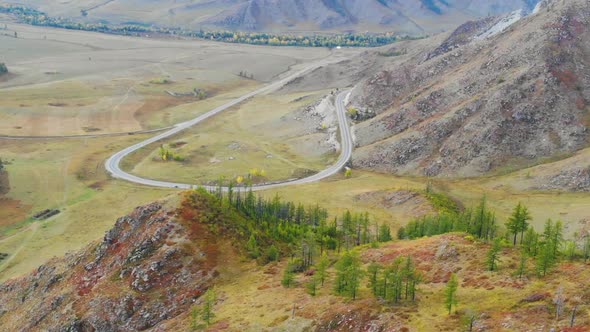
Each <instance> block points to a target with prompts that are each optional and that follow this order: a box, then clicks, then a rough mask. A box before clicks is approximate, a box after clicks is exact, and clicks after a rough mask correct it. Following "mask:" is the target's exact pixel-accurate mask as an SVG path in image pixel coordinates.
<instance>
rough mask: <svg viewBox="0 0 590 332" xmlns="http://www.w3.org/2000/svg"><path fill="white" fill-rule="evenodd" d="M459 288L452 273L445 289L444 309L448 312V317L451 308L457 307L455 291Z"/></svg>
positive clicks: (455, 276)
mask: <svg viewBox="0 0 590 332" xmlns="http://www.w3.org/2000/svg"><path fill="white" fill-rule="evenodd" d="M458 288H459V281H458V280H457V275H455V274H454V273H453V274H451V278H450V279H449V281H448V282H447V286H446V288H445V308H446V309H447V310H448V311H449V315H450V314H451V312H452V310H453V307H457V304H458V300H457V289H458Z"/></svg>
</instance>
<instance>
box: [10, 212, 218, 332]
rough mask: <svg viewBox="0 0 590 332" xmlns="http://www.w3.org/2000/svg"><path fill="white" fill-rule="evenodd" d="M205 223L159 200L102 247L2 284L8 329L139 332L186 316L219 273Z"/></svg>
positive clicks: (122, 222)
mask: <svg viewBox="0 0 590 332" xmlns="http://www.w3.org/2000/svg"><path fill="white" fill-rule="evenodd" d="M208 234H209V233H208V232H207V231H206V229H205V228H204V227H202V226H200V224H198V223H193V224H189V223H187V222H184V221H183V220H182V219H180V218H176V217H175V210H174V209H173V208H170V207H169V206H168V207H167V206H163V205H162V204H160V203H153V204H150V205H147V206H143V207H138V208H137V209H136V210H135V211H134V212H133V213H131V214H130V215H128V216H125V217H122V218H120V219H119V220H117V223H116V224H115V226H114V227H113V228H112V229H111V230H110V231H109V232H108V233H107V234H106V235H105V237H104V239H103V241H102V242H100V243H98V244H92V245H90V246H88V247H87V248H86V249H85V250H83V251H81V252H77V253H72V254H70V255H68V256H66V257H64V258H56V259H54V260H52V261H50V262H48V263H47V264H45V265H42V266H40V267H39V268H37V269H36V270H35V271H33V272H32V273H31V274H29V275H28V276H26V277H23V278H21V279H17V280H10V281H7V282H5V283H4V284H2V285H0V326H2V330H3V331H138V330H145V329H148V328H150V327H153V326H155V325H157V324H158V323H159V322H161V321H163V320H166V319H170V318H173V317H175V316H177V315H179V314H181V313H183V312H185V311H187V310H188V308H189V307H190V306H191V305H192V304H193V303H194V302H195V300H196V299H198V298H199V296H200V295H201V294H202V293H203V292H204V291H205V290H207V288H208V287H209V286H210V285H211V283H212V280H213V279H214V277H215V276H216V272H215V266H216V257H217V252H216V249H215V247H214V246H208V245H206V244H203V242H202V241H206V239H207V237H208Z"/></svg>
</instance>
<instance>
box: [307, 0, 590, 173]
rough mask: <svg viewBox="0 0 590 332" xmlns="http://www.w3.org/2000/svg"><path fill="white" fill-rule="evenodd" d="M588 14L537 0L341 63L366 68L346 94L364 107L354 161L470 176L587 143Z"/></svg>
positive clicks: (585, 8) (587, 8) (572, 5)
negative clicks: (528, 8)
mask: <svg viewBox="0 0 590 332" xmlns="http://www.w3.org/2000/svg"><path fill="white" fill-rule="evenodd" d="M589 17H590V4H589V3H588V2H587V1H583V0H571V1H565V2H562V1H553V2H543V3H542V4H540V5H539V6H538V7H537V8H536V9H535V10H534V11H533V13H531V15H528V16H526V13H525V12H522V11H515V12H512V13H511V14H509V15H506V16H501V17H495V18H486V19H483V20H478V21H470V22H468V23H465V24H463V25H462V26H460V27H459V28H458V29H456V30H455V31H454V32H452V33H448V34H444V35H440V36H437V37H435V38H430V39H427V40H421V41H415V42H407V43H400V44H397V45H395V46H393V47H389V48H385V49H382V50H379V51H378V52H374V53H368V54H364V55H363V56H362V57H361V58H359V59H357V60H356V62H354V61H353V63H352V64H351V63H348V64H346V67H347V68H354V67H364V68H371V71H367V72H365V73H366V74H367V76H368V77H367V78H365V79H363V80H361V82H360V83H358V84H356V85H355V87H354V90H353V93H352V97H351V98H350V101H351V103H350V106H351V107H354V108H357V109H358V110H359V111H360V112H361V113H363V114H366V116H365V117H364V118H363V119H362V120H363V121H358V122H357V124H356V126H355V136H356V144H357V149H356V151H355V154H354V158H353V164H354V166H356V167H361V168H367V169H371V170H377V171H382V172H391V173H396V174H405V175H426V176H459V177H470V176H478V175H483V174H489V173H493V172H501V171H503V170H509V169H515V168H516V169H518V168H522V167H527V166H531V165H535V164H538V163H541V162H544V161H547V160H550V159H554V158H562V157H563V156H567V155H569V154H571V153H574V152H576V151H578V150H580V149H583V148H585V147H587V146H588V143H589V141H588V138H589V136H590V135H589V134H590V133H589V130H588V127H589V126H590V116H589V112H590V107H589V106H590V39H588V38H587V36H588V35H590V19H589ZM367 62H370V63H372V64H373V65H368V64H367ZM355 63H357V64H358V65H355ZM327 70H332V71H336V70H335V69H324V71H327ZM315 75H317V76H322V75H324V73H315ZM302 84H304V83H302ZM367 118H368V119H367ZM582 173H584V172H582ZM584 174H586V173H584Z"/></svg>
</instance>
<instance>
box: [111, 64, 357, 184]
mask: <svg viewBox="0 0 590 332" xmlns="http://www.w3.org/2000/svg"><path fill="white" fill-rule="evenodd" d="M318 67H319V64H318V65H315V66H313V67H308V68H307V69H304V70H301V71H299V72H297V73H295V74H293V75H290V76H288V77H286V78H284V79H281V80H279V81H277V82H274V83H272V84H269V85H267V86H265V87H263V88H260V89H258V90H255V91H253V92H250V93H248V94H246V95H243V96H241V97H239V98H237V99H235V100H233V101H231V102H229V103H227V104H225V105H222V106H219V107H217V108H215V109H213V110H211V111H209V112H207V113H205V114H203V115H200V116H198V117H196V118H194V119H192V120H190V121H186V122H182V123H179V124H176V125H175V126H173V127H172V129H170V130H168V131H166V132H163V133H161V134H159V135H157V136H154V137H152V138H150V139H147V140H145V141H143V142H140V143H137V144H135V145H132V146H130V147H128V148H126V149H124V150H121V151H119V152H117V153H116V154H114V155H113V156H111V157H110V158H109V159H108V160H107V161H106V163H105V167H106V169H107V171H108V172H109V173H110V174H111V175H112V176H113V177H115V178H118V179H121V180H125V181H129V182H134V183H137V184H143V185H147V186H152V187H161V188H178V189H192V188H196V187H198V186H199V185H197V184H187V183H175V182H167V181H158V180H152V179H146V178H142V177H139V176H135V175H133V174H129V173H127V172H125V171H123V170H122V169H121V167H120V164H121V160H123V158H125V157H126V156H128V155H129V154H131V153H133V152H135V151H137V150H139V149H141V148H143V147H146V146H148V145H150V144H152V143H155V142H158V141H161V140H163V139H165V138H168V137H170V136H173V135H176V134H177V133H179V132H181V131H183V130H186V129H188V128H190V127H192V126H195V125H197V124H199V123H201V122H203V121H205V120H206V119H208V118H210V117H212V116H214V115H217V114H219V113H221V112H223V111H225V110H227V109H228V108H230V107H233V106H235V105H237V104H239V103H241V102H243V101H245V100H247V99H249V98H252V97H254V96H256V95H258V94H261V93H265V92H270V91H272V90H275V89H277V88H280V87H282V86H283V85H285V84H287V83H288V82H289V81H291V80H292V79H294V78H296V77H299V76H301V75H303V74H305V73H307V72H309V71H311V70H313V69H315V68H318ZM349 93H350V91H348V90H347V91H343V92H341V93H339V94H338V95H337V97H336V113H337V115H338V123H339V131H340V136H341V142H340V145H341V149H340V150H341V151H340V157H339V158H338V161H337V162H336V163H335V164H333V165H332V166H330V167H328V168H326V169H324V170H322V171H320V172H319V173H316V174H314V175H312V176H309V177H306V178H302V179H295V180H289V181H282V182H274V183H268V184H262V185H257V186H253V187H252V190H265V189H272V188H278V187H284V186H288V185H297V184H305V183H311V182H316V181H319V180H322V179H325V178H327V177H329V176H332V175H334V174H336V173H338V172H339V171H340V170H342V168H344V167H345V165H346V163H347V162H348V161H349V160H350V158H351V157H352V148H353V143H352V135H351V133H350V127H349V126H348V120H347V117H346V109H345V105H344V101H345V99H346V96H347V95H348V94H349ZM202 187H204V188H206V189H213V188H214V187H211V186H202ZM225 189H227V188H225ZM235 190H236V191H239V190H245V188H243V187H236V188H235Z"/></svg>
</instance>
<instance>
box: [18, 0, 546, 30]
mask: <svg viewBox="0 0 590 332" xmlns="http://www.w3.org/2000/svg"><path fill="white" fill-rule="evenodd" d="M536 2H537V0H518V1H507V0H494V1H484V0H446V1H442V0H420V1H415V0H347V1H343V0H322V1H317V0H198V1H195V0H180V1H177V0H174V1H172V0H164V1H157V2H153V1H145V0H108V1H93V0H84V1H77V2H76V3H71V2H64V3H55V2H47V1H41V0H25V1H22V2H19V3H24V4H26V5H31V6H33V7H35V8H38V9H41V10H43V11H46V12H48V13H49V14H51V15H54V16H67V17H77V18H78V19H81V20H85V21H100V20H108V21H113V22H143V23H150V24H158V25H169V26H181V27H190V28H200V27H210V28H217V29H219V28H223V29H237V30H256V31H269V30H274V31H276V30H279V31H285V30H292V31H320V30H336V31H345V30H355V31H359V32H364V31H366V30H369V31H394V32H399V33H409V34H421V35H423V34H430V33H436V32H440V31H443V30H447V29H452V28H454V27H456V26H457V24H459V23H460V22H464V21H466V20H468V19H473V18H476V17H481V16H487V15H495V14H500V13H506V12H510V11H513V10H516V9H520V8H525V9H526V10H530V9H532V8H533V7H534V5H535V3H536ZM137 8H141V10H137Z"/></svg>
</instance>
